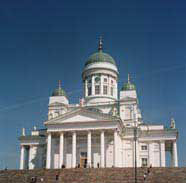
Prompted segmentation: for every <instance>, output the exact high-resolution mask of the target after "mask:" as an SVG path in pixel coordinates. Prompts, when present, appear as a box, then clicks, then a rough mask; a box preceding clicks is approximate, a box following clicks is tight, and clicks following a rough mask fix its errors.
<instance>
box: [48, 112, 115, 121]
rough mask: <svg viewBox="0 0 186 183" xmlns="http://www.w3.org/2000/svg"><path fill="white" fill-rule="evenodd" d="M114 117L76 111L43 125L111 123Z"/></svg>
mask: <svg viewBox="0 0 186 183" xmlns="http://www.w3.org/2000/svg"><path fill="white" fill-rule="evenodd" d="M114 119H116V118H115V117H113V116H111V115H108V114H101V113H97V112H92V111H88V110H86V109H78V110H74V111H70V112H67V113H65V114H63V115H61V116H58V117H57V118H53V119H51V120H49V121H46V122H45V124H54V123H55V124H61V123H74V122H96V121H112V120H114Z"/></svg>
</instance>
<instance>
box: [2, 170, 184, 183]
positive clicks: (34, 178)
mask: <svg viewBox="0 0 186 183" xmlns="http://www.w3.org/2000/svg"><path fill="white" fill-rule="evenodd" d="M146 172H147V168H138V176H137V178H138V183H186V168H151V169H150V173H149V174H148V175H147V178H146V180H145V181H144V173H146ZM42 182H43V183H134V182H135V181H134V169H133V168H95V169H92V168H90V169H88V168H87V169H81V168H79V169H56V170H45V169H37V170H3V171H0V183H42Z"/></svg>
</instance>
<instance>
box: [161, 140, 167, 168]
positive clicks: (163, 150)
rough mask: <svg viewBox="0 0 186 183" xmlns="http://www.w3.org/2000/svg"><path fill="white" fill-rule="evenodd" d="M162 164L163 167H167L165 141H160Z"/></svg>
mask: <svg viewBox="0 0 186 183" xmlns="http://www.w3.org/2000/svg"><path fill="white" fill-rule="evenodd" d="M160 150H161V151H160V157H161V158H160V160H161V162H160V165H161V167H165V162H166V161H165V141H160Z"/></svg>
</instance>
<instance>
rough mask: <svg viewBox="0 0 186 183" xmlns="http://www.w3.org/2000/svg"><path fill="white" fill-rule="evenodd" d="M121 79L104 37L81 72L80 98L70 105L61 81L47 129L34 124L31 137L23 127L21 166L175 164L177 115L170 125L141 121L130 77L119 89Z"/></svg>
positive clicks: (176, 160) (81, 166) (27, 167)
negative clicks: (77, 101)
mask: <svg viewBox="0 0 186 183" xmlns="http://www.w3.org/2000/svg"><path fill="white" fill-rule="evenodd" d="M118 77H119V71H118V68H117V65H116V62H115V60H114V59H113V58H112V57H111V56H110V55H109V54H107V53H105V52H103V43H102V39H100V40H99V45H98V51H97V52H95V53H94V54H92V55H91V56H90V57H89V58H88V59H87V61H86V62H85V65H84V68H83V71H82V82H83V98H82V99H81V100H80V102H79V103H77V104H72V103H70V102H69V98H68V96H67V94H66V92H65V90H64V86H61V82H60V81H59V84H58V87H57V89H55V90H54V91H53V93H52V94H51V96H50V97H49V105H48V117H47V120H46V121H44V122H43V124H44V126H45V128H44V129H37V128H36V127H34V128H33V130H32V131H31V134H29V135H28V134H26V133H25V129H24V128H23V130H22V134H21V136H20V137H19V141H20V169H37V168H47V169H57V168H77V167H78V168H105V167H134V166H137V167H146V166H152V167H165V166H167V165H170V166H173V167H177V166H178V154H177V138H178V130H177V129H176V127H175V121H174V119H173V118H171V120H170V125H169V127H168V128H166V127H164V125H161V124H149V123H146V122H145V121H143V118H142V114H141V111H140V108H139V104H138V97H137V91H136V86H135V84H134V83H133V82H132V81H131V79H130V76H129V75H128V81H127V82H126V83H124V84H123V86H122V88H121V89H118ZM167 154H168V157H169V158H167ZM167 161H170V162H167Z"/></svg>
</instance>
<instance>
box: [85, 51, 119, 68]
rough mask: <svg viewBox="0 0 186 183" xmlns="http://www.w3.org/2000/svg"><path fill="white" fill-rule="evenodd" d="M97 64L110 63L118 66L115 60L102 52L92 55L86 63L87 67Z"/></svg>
mask: <svg viewBox="0 0 186 183" xmlns="http://www.w3.org/2000/svg"><path fill="white" fill-rule="evenodd" d="M95 62H109V63H111V64H114V65H116V63H115V60H114V59H113V58H112V57H111V56H110V55H109V54H107V53H104V52H103V51H102V50H99V51H98V52H96V53H94V54H92V55H91V56H90V57H89V58H88V60H87V61H86V63H85V66H87V65H88V64H92V63H95Z"/></svg>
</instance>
